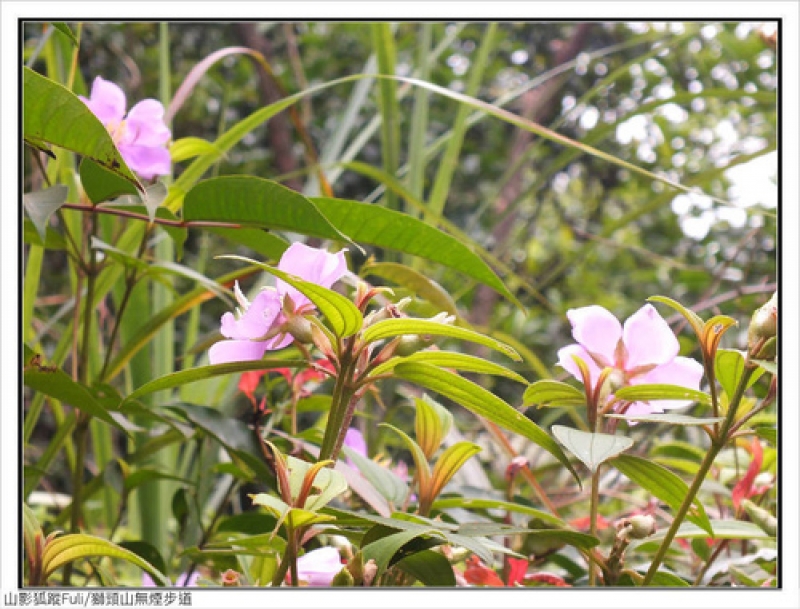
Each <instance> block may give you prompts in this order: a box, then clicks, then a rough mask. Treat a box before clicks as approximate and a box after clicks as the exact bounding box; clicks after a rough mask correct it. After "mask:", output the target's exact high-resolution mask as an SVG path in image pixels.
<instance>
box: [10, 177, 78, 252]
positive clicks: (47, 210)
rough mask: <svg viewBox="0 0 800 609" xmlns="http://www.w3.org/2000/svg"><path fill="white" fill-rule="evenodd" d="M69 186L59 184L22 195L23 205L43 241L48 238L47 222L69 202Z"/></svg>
mask: <svg viewBox="0 0 800 609" xmlns="http://www.w3.org/2000/svg"><path fill="white" fill-rule="evenodd" d="M68 194H69V188H67V187H66V186H64V185H63V184H58V185H56V186H53V187H51V188H47V189H45V190H38V191H36V192H30V193H26V194H24V195H22V205H23V206H24V207H25V211H26V212H28V217H29V218H30V219H31V222H33V225H34V226H35V227H36V232H38V233H39V237H40V238H41V239H42V241H46V239H47V224H48V222H49V220H50V216H52V215H53V214H54V213H55V212H56V211H58V210H59V208H60V207H61V206H62V205H64V203H66V202H67V195H68Z"/></svg>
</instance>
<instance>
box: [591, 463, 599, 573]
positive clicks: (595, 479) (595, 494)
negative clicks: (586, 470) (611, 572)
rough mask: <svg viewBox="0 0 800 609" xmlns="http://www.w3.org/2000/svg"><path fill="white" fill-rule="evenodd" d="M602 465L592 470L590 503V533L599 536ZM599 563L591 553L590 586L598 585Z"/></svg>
mask: <svg viewBox="0 0 800 609" xmlns="http://www.w3.org/2000/svg"><path fill="white" fill-rule="evenodd" d="M599 499H600V467H599V466H598V467H597V469H595V470H594V471H593V472H592V496H591V502H590V504H589V534H590V535H593V536H594V537H597V507H598V505H599V503H600V501H599ZM596 568H597V563H596V561H595V557H594V554H592V553H591V552H590V553H589V586H592V587H594V586H596V585H597V572H596Z"/></svg>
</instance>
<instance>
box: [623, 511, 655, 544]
mask: <svg viewBox="0 0 800 609" xmlns="http://www.w3.org/2000/svg"><path fill="white" fill-rule="evenodd" d="M628 524H629V526H630V531H629V533H628V535H629V537H630V538H631V539H646V538H648V537H650V535H652V534H653V533H655V532H656V519H655V518H653V517H652V516H649V515H646V514H640V515H638V516H631V517H630V518H629V519H628Z"/></svg>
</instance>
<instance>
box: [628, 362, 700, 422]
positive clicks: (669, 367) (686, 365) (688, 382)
mask: <svg viewBox="0 0 800 609" xmlns="http://www.w3.org/2000/svg"><path fill="white" fill-rule="evenodd" d="M703 374H704V370H703V365H702V364H701V363H700V362H697V361H695V360H693V359H691V358H689V357H676V358H675V359H674V360H672V361H671V362H669V363H668V364H663V365H662V366H658V367H657V368H654V369H653V370H651V371H650V372H648V373H647V374H642V375H640V376H637V377H634V378H633V379H631V385H645V384H651V383H652V384H659V385H660V384H665V385H680V386H681V387H687V388H689V389H700V381H702V380H703ZM692 403H693V402H692V401H691V400H658V401H656V402H654V404H656V405H657V406H658V407H659V408H662V409H664V410H671V409H674V408H685V407H687V406H689V405H690V404H692Z"/></svg>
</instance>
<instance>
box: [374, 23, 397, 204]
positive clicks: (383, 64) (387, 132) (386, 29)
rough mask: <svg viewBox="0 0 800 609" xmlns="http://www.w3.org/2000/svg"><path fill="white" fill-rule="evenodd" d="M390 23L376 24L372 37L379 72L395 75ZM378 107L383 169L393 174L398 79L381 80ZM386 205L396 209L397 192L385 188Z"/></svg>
mask: <svg viewBox="0 0 800 609" xmlns="http://www.w3.org/2000/svg"><path fill="white" fill-rule="evenodd" d="M391 28H392V26H391V24H390V23H374V24H373V25H372V39H373V42H374V44H375V54H376V56H377V58H378V72H379V73H380V74H389V75H394V72H395V59H396V57H395V56H396V51H395V45H394V36H393V35H392V29H391ZM378 92H379V97H378V106H379V108H380V113H381V120H382V122H381V156H382V157H383V169H384V171H386V173H388V174H389V175H391V176H396V175H397V169H398V168H399V166H400V107H399V104H398V103H397V82H396V81H394V80H390V79H381V80H380V82H379V83H378ZM386 207H388V208H389V209H396V208H397V198H396V196H395V194H394V193H393V192H392V191H390V190H387V191H386Z"/></svg>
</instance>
